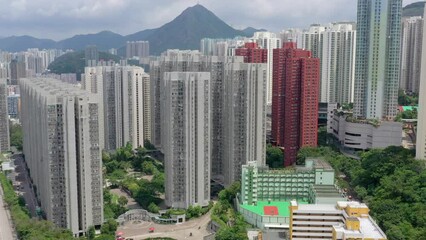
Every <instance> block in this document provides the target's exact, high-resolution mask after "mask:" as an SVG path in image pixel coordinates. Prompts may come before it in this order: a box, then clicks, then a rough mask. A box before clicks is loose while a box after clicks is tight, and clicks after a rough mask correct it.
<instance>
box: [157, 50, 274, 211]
mask: <svg viewBox="0 0 426 240" xmlns="http://www.w3.org/2000/svg"><path fill="white" fill-rule="evenodd" d="M150 70H151V71H150V75H151V83H152V85H151V96H152V99H153V100H152V102H151V103H152V113H153V115H152V119H153V120H152V123H153V124H152V127H153V128H152V133H153V135H152V141H153V143H154V145H156V146H157V147H159V148H160V149H161V150H162V151H163V152H164V154H165V164H166V167H165V169H166V204H167V205H169V206H172V207H180V208H187V207H188V206H190V205H201V206H205V205H207V204H208V202H209V200H210V180H211V179H213V180H215V181H217V182H220V183H222V184H225V185H229V184H231V183H233V182H234V181H237V180H239V179H240V176H241V166H242V165H243V164H245V163H247V162H248V161H257V162H259V164H262V165H263V164H264V163H265V149H266V126H265V122H266V120H265V118H266V66H265V64H250V63H244V61H243V58H242V57H217V56H203V55H202V54H201V53H199V52H198V51H178V50H168V51H167V52H165V53H163V54H162V56H160V58H159V59H158V60H157V61H153V62H152V63H151V66H150Z"/></svg>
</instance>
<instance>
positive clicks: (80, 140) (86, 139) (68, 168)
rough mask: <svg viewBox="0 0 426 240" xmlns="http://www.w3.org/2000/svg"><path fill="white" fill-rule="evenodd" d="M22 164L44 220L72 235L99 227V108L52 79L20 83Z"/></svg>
mask: <svg viewBox="0 0 426 240" xmlns="http://www.w3.org/2000/svg"><path fill="white" fill-rule="evenodd" d="M20 88H21V97H22V127H23V131H24V132H25V134H24V154H25V161H26V163H27V165H28V167H29V169H30V171H31V178H32V180H33V181H34V185H35V186H36V187H37V195H38V196H39V200H40V202H41V208H42V210H43V211H44V212H45V213H46V216H47V219H48V220H49V221H52V222H53V223H54V224H56V225H57V226H59V227H63V228H68V229H70V230H71V231H72V233H73V234H74V235H75V236H78V235H84V234H85V233H86V231H87V229H88V228H89V227H90V226H100V225H101V224H102V223H103V194H102V160H101V149H100V147H99V143H100V139H99V137H100V135H99V112H100V109H99V104H98V102H99V101H98V98H97V96H96V95H94V94H90V93H89V92H86V91H83V90H80V89H79V88H77V87H75V86H73V85H70V84H66V83H63V82H61V81H59V80H55V79H47V78H39V79H21V81H20Z"/></svg>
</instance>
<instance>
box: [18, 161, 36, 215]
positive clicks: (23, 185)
mask: <svg viewBox="0 0 426 240" xmlns="http://www.w3.org/2000/svg"><path fill="white" fill-rule="evenodd" d="M13 159H14V160H15V165H16V168H15V172H16V182H18V183H20V190H19V193H20V194H22V196H24V199H25V203H26V204H27V208H28V210H29V211H30V213H31V216H33V217H36V209H37V206H38V204H37V200H36V197H35V194H34V190H33V188H32V184H31V180H30V177H29V176H28V172H27V167H26V164H25V161H24V158H23V157H22V154H15V155H13Z"/></svg>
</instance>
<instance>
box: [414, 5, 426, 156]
mask: <svg viewBox="0 0 426 240" xmlns="http://www.w3.org/2000/svg"><path fill="white" fill-rule="evenodd" d="M424 16H426V8H425V13H424ZM423 46H426V24H424V25H423ZM420 79H421V81H420V93H419V112H418V116H417V119H418V122H417V141H416V158H417V159H422V160H426V47H423V49H422V67H421V74H420Z"/></svg>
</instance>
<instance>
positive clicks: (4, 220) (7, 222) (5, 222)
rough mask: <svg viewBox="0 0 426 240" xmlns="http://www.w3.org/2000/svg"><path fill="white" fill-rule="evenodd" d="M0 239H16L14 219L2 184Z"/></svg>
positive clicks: (0, 189) (0, 193) (0, 192)
mask: <svg viewBox="0 0 426 240" xmlns="http://www.w3.org/2000/svg"><path fill="white" fill-rule="evenodd" d="M0 195H1V197H0V240H9V239H15V238H14V237H13V227H12V220H11V218H10V212H9V210H8V208H7V206H6V205H5V202H4V200H3V187H2V186H1V184H0Z"/></svg>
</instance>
